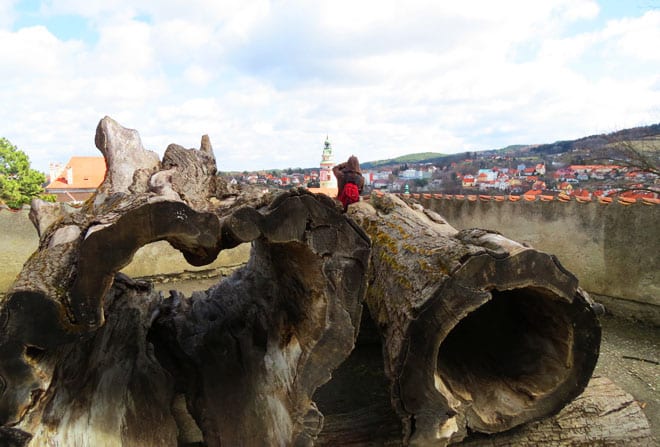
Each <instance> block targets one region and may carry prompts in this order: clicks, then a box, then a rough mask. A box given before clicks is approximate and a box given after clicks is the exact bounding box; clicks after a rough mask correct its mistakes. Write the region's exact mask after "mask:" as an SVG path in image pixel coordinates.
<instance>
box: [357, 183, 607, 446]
mask: <svg viewBox="0 0 660 447" xmlns="http://www.w3.org/2000/svg"><path fill="white" fill-rule="evenodd" d="M351 208H352V209H351V211H350V216H351V217H352V218H353V219H354V220H355V221H356V222H357V223H358V224H359V225H360V226H361V227H362V228H363V229H364V230H365V231H366V233H367V234H368V235H369V236H370V237H371V239H372V241H373V248H372V255H371V262H372V268H371V269H370V275H369V287H368V289H367V296H366V303H367V306H368V308H369V312H370V314H371V316H372V318H373V320H374V322H375V323H376V326H377V327H378V328H379V330H380V333H381V336H382V338H383V343H382V346H383V358H384V367H385V373H386V376H387V377H388V379H389V383H390V394H391V402H392V405H393V407H394V408H395V410H396V412H397V414H398V415H399V417H400V419H401V422H402V427H403V442H404V444H408V443H409V444H411V445H447V444H449V443H455V442H458V441H460V440H462V439H463V438H464V437H465V436H466V435H467V433H468V431H470V432H479V433H497V432H502V431H506V430H509V429H511V428H513V427H516V426H518V425H521V424H523V423H526V422H529V421H533V420H537V419H541V418H545V417H548V416H551V415H553V414H555V413H557V412H558V411H559V410H561V408H563V407H564V406H565V405H566V404H567V403H569V402H570V401H571V400H572V399H574V398H575V397H576V396H577V395H579V394H580V393H581V392H582V391H583V390H584V388H585V387H586V385H587V383H588V381H589V378H590V377H591V374H592V372H593V369H594V367H595V365H596V361H597V359H598V351H599V346H600V325H599V323H598V320H597V317H596V315H595V312H594V311H593V310H592V305H593V302H592V301H591V300H590V299H589V298H588V296H587V295H586V294H585V293H584V292H583V291H581V289H579V287H578V282H577V279H576V278H575V277H574V276H573V275H572V274H570V273H569V272H568V271H566V270H565V269H564V268H563V267H562V266H561V264H560V263H559V261H558V260H557V259H556V258H555V257H554V256H551V255H549V254H546V253H543V252H540V251H537V250H534V249H532V248H530V247H526V246H523V245H521V244H519V243H517V242H514V241H511V240H509V239H506V238H504V237H503V236H502V235H500V234H497V233H494V232H490V231H485V230H480V229H475V230H466V231H457V230H456V229H454V228H453V227H451V226H450V225H449V224H447V223H446V222H445V221H444V220H443V219H442V218H441V217H440V216H438V215H437V214H436V213H434V212H432V211H429V210H425V209H423V208H422V207H421V206H420V205H418V204H412V205H411V206H409V205H408V204H406V203H404V202H403V201H402V200H401V199H399V198H398V197H396V196H393V195H389V194H373V195H372V196H371V199H370V201H369V202H361V203H360V204H358V205H354V206H352V207H351Z"/></svg>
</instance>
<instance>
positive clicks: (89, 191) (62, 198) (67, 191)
mask: <svg viewBox="0 0 660 447" xmlns="http://www.w3.org/2000/svg"><path fill="white" fill-rule="evenodd" d="M105 171H106V165H105V158H103V157H71V159H70V160H69V162H68V163H67V164H66V165H62V164H61V163H51V164H50V178H49V181H50V183H49V184H48V186H46V188H45V190H46V194H53V195H54V196H55V198H56V200H57V201H58V202H72V203H81V202H84V201H85V200H87V199H88V198H89V197H91V196H92V195H93V194H94V193H95V192H96V190H97V189H98V187H99V186H100V185H101V183H102V182H103V179H104V178H105Z"/></svg>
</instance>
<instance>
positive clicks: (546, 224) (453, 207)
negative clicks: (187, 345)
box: [0, 194, 660, 325]
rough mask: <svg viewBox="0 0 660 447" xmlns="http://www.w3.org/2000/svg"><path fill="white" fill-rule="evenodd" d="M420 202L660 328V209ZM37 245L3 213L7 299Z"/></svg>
mask: <svg viewBox="0 0 660 447" xmlns="http://www.w3.org/2000/svg"><path fill="white" fill-rule="evenodd" d="M416 196H417V200H419V202H420V203H421V204H422V205H424V206H425V207H427V208H430V209H432V210H434V211H436V212H438V213H439V214H441V215H442V216H444V217H445V218H446V219H447V221H448V222H449V223H450V224H451V225H453V226H454V227H456V228H458V229H463V228H474V227H477V228H485V229H491V230H496V231H499V232H500V233H502V234H503V235H504V236H506V237H508V238H510V239H513V240H517V241H519V242H524V243H527V244H529V245H531V246H533V247H535V248H538V249H540V250H543V251H546V252H548V253H552V254H555V255H556V256H557V257H558V258H559V260H560V262H561V263H562V264H563V265H564V266H565V267H566V268H567V269H568V270H569V271H571V272H572V273H574V274H575V275H576V276H577V277H578V279H579V280H580V285H581V286H582V287H583V288H584V289H586V290H587V291H589V292H590V293H592V294H594V295H595V297H596V299H598V300H600V301H602V302H603V303H604V304H605V305H606V307H607V308H608V309H610V310H611V311H612V312H614V313H617V314H620V315H624V316H633V317H635V318H638V319H641V320H644V321H649V322H652V323H654V324H658V325H660V268H659V266H660V205H653V204H645V203H643V202H639V201H638V202H636V203H633V204H630V205H623V204H620V203H617V202H612V203H609V204H603V203H598V202H589V203H580V202H576V201H570V202H560V201H557V200H554V201H550V202H544V201H540V200H535V201H527V200H519V201H517V202H511V201H509V200H505V201H495V200H482V199H480V198H479V197H477V198H472V200H469V199H468V198H467V197H464V198H462V199H456V198H454V197H452V198H450V199H447V198H445V197H441V198H435V196H433V195H429V194H425V195H416ZM37 244H38V239H37V233H36V231H35V229H34V227H33V226H32V224H31V223H30V221H29V219H28V210H27V209H24V210H22V211H19V212H13V211H10V210H8V209H0V292H4V291H6V290H7V288H8V287H9V286H10V285H11V283H12V282H13V281H14V278H15V277H16V275H17V274H18V272H19V271H20V270H21V267H22V266H23V263H24V262H25V261H26V260H27V258H28V257H29V256H30V254H32V252H34V251H35V250H36V248H37ZM248 255H249V245H242V246H239V247H237V248H235V249H233V250H227V251H223V252H221V253H220V255H219V257H218V259H217V260H216V262H214V263H213V264H212V265H210V266H204V267H193V266H191V265H189V264H188V263H187V262H186V261H185V260H184V259H183V256H182V255H181V254H180V253H179V252H178V251H176V250H174V249H172V248H171V247H170V246H169V244H167V243H166V242H158V243H155V244H150V245H148V246H145V247H143V248H142V249H140V250H139V251H138V252H137V253H136V256H135V258H134V260H133V262H132V263H131V264H130V265H129V266H127V267H126V268H125V269H124V272H125V273H127V274H128V275H130V276H133V277H140V276H152V275H158V274H177V273H180V272H184V271H186V270H188V271H200V270H206V269H209V268H212V269H219V268H222V267H225V266H232V265H237V264H240V263H242V262H245V261H246V260H247V258H248Z"/></svg>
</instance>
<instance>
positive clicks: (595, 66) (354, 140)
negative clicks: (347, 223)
mask: <svg viewBox="0 0 660 447" xmlns="http://www.w3.org/2000/svg"><path fill="white" fill-rule="evenodd" d="M659 48H660V1H658V0H639V1H638V0H625V1H624V0H610V1H595V0H534V1H529V0H498V1H492V0H460V1H452V0H443V1H435V0H434V1H417V0H406V1H389V0H375V1H371V0H350V1H344V0H330V1H325V0H314V1H311V0H308V1H288V0H272V1H269V0H254V1H252V0H237V1H233V0H230V1H226V0H186V1H179V0H142V1H140V2H135V1H134V0H112V1H90V0H43V1H38V0H28V1H17V0H0V137H5V138H7V139H9V140H10V141H11V143H13V144H14V145H15V146H17V147H18V148H19V149H20V150H22V151H24V152H25V153H27V154H28V156H29V158H30V161H31V163H32V167H33V168H35V169H38V170H40V171H42V172H46V173H47V172H48V166H49V163H51V162H60V163H66V162H67V161H68V160H69V158H70V157H71V156H98V155H101V154H100V152H99V151H98V149H96V148H95V146H94V134H95V129H96V126H97V124H98V122H99V121H100V120H101V119H102V118H103V117H104V116H106V115H107V116H110V117H112V118H113V119H115V120H116V121H118V122H119V123H120V124H121V125H123V126H125V127H128V128H132V129H136V130H138V132H139V133H140V137H141V139H142V143H143V145H144V147H145V148H147V149H150V150H153V151H155V152H157V153H158V154H159V155H161V156H162V154H163V152H164V150H165V149H166V147H167V145H169V144H171V143H176V144H179V145H181V146H184V147H187V148H191V147H195V148H197V147H199V144H200V139H201V136H202V135H203V134H208V135H209V136H210V139H211V143H212V145H213V149H214V153H215V156H216V160H217V164H218V169H219V170H221V171H243V170H249V171H252V170H259V169H276V168H282V169H284V168H289V167H292V168H295V167H314V166H318V165H319V162H320V160H321V153H322V149H323V143H324V141H325V139H326V136H327V137H328V138H329V140H330V142H331V143H332V146H333V151H334V156H335V161H337V162H339V161H343V160H345V159H346V158H348V156H350V155H351V154H355V155H357V156H358V157H359V159H360V160H361V161H363V162H364V161H373V160H379V159H386V158H392V157H397V156H400V155H405V154H410V153H415V152H441V153H458V152H465V151H475V150H486V149H493V148H500V147H504V146H507V145H509V144H536V143H550V142H554V141H557V140H563V139H573V138H580V137H582V136H587V135H592V134H598V133H609V132H613V131H616V130H619V129H623V128H628V127H634V126H643V125H650V124H655V123H658V122H660V50H659Z"/></svg>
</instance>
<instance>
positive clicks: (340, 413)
mask: <svg viewBox="0 0 660 447" xmlns="http://www.w3.org/2000/svg"><path fill="white" fill-rule="evenodd" d="M388 389H389V384H388V380H387V377H386V376H385V371H384V365H383V346H382V342H381V338H380V335H379V333H378V329H377V328H376V324H375V323H374V321H373V319H372V318H371V316H370V315H369V312H368V311H365V312H363V313H362V322H361V323H360V333H359V335H358V339H357V341H356V343H355V349H354V350H353V352H351V355H350V356H349V357H348V358H347V359H346V360H345V361H344V362H343V363H342V364H341V365H340V366H339V368H337V369H336V370H335V371H333V372H332V379H331V380H330V381H329V382H328V383H326V384H325V385H323V386H321V387H320V388H319V389H318V390H316V393H314V397H313V400H314V402H316V405H317V406H318V409H319V410H320V411H321V413H323V416H324V418H325V420H324V423H323V429H322V430H321V433H320V434H319V437H318V439H317V440H316V442H315V443H314V445H316V446H333V447H334V446H337V445H353V444H358V445H382V444H385V441H386V440H388V439H397V438H398V437H400V436H401V431H402V428H401V421H400V420H399V417H398V416H397V415H396V413H395V411H394V409H393V408H392V406H391V402H390V394H389V392H388Z"/></svg>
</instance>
